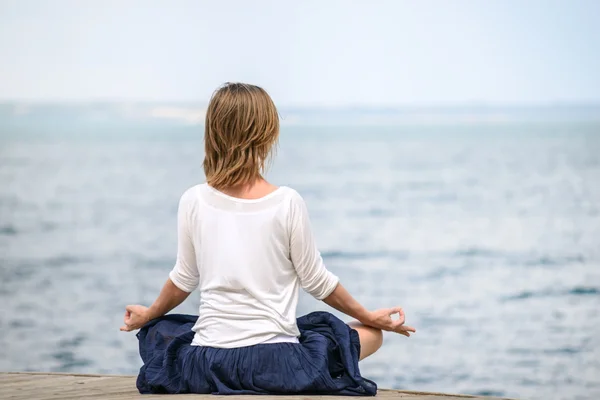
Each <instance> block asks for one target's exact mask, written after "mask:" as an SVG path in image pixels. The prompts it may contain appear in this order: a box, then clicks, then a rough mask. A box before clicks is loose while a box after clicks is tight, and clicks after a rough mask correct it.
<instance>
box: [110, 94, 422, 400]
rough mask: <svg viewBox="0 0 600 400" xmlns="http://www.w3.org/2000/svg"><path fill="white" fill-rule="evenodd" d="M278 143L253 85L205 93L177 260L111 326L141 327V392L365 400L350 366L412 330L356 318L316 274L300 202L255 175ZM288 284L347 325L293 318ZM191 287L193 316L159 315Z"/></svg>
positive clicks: (368, 387)
mask: <svg viewBox="0 0 600 400" xmlns="http://www.w3.org/2000/svg"><path fill="white" fill-rule="evenodd" d="M278 137H279V118H278V114H277V109H276V108H275V105H274V104H273V101H272V100H271V98H270V97H269V95H268V94H267V93H266V92H265V91H264V90H263V89H261V88H259V87H257V86H253V85H248V84H242V83H228V84H225V85H224V86H223V87H221V88H219V89H218V90H217V91H216V92H215V93H214V94H213V97H212V98H211V101H210V104H209V106H208V110H207V113H206V124H205V137H204V141H205V153H206V154H205V159H204V172H205V175H206V181H207V182H206V183H205V184H201V185H197V186H194V187H192V188H190V189H188V190H187V191H186V192H185V193H184V194H183V195H182V197H181V200H180V202H179V209H178V217H177V221H178V224H177V225H178V235H177V237H178V250H177V261H176V263H175V266H174V268H173V270H172V271H171V272H170V274H169V279H167V282H166V283H165V285H164V287H163V289H162V291H161V293H160V295H159V296H158V298H157V299H156V301H155V302H154V303H153V304H152V305H151V306H150V307H149V308H147V307H144V306H141V305H129V306H127V307H126V312H125V324H124V326H123V327H121V330H122V331H133V330H136V329H140V328H141V330H140V332H139V333H138V334H137V336H138V338H139V347H140V355H141V357H142V360H143V362H144V365H143V366H142V368H141V370H140V374H139V376H138V380H137V387H138V389H139V391H140V392H141V393H214V394H294V393H303V394H339V395H375V394H376V392H377V386H376V384H375V383H374V382H372V381H370V380H367V379H365V378H363V377H362V376H361V375H360V371H359V369H358V361H359V360H362V359H364V358H365V357H368V356H369V355H371V354H373V353H374V352H375V351H377V349H379V347H380V346H381V344H382V332H381V331H382V330H385V331H392V332H396V333H399V334H402V335H405V336H410V332H415V329H414V328H412V327H410V326H406V325H404V313H403V311H402V309H401V308H400V307H392V308H384V309H380V310H377V311H368V310H367V309H365V308H364V307H363V306H362V305H361V304H360V303H358V302H357V301H356V300H355V299H354V298H352V296H351V295H350V294H349V293H348V292H347V291H346V289H344V287H343V286H342V284H341V283H339V280H338V278H337V277H336V276H335V275H333V274H332V273H331V272H330V271H328V270H327V269H326V268H325V266H324V264H323V260H322V258H321V255H320V253H319V251H318V249H317V247H316V245H315V241H314V238H313V234H312V231H311V227H310V221H309V216H308V211H307V208H306V205H305V203H304V201H303V199H302V197H301V196H300V195H299V194H298V193H297V192H296V191H294V190H293V189H291V188H289V187H277V186H274V185H272V184H270V183H269V182H267V181H266V180H265V179H264V178H263V176H262V173H263V171H264V167H265V163H266V161H267V159H268V158H269V155H270V154H271V150H272V148H273V146H274V145H275V144H276V142H277V140H278ZM300 287H302V288H303V289H304V290H305V291H307V292H308V293H310V294H311V295H312V296H314V297H315V298H317V299H319V300H322V301H324V302H325V303H326V304H328V305H329V306H331V307H333V308H334V309H336V310H338V311H340V312H342V313H344V314H346V315H348V316H350V317H352V318H354V319H355V320H356V321H355V322H353V323H350V324H349V325H346V324H345V323H344V322H342V321H341V320H339V319H338V318H336V317H335V316H333V315H332V314H330V313H327V312H315V313H311V314H309V315H307V316H304V317H301V318H299V319H296V306H297V303H298V289H299V288H300ZM196 288H199V290H200V295H201V296H200V310H199V316H198V317H194V316H189V315H165V314H167V313H168V312H169V311H170V310H172V309H173V308H175V307H177V306H178V305H179V304H181V302H183V301H184V300H185V299H186V298H187V297H188V296H189V294H190V293H191V292H192V291H194V290H195V289H196ZM394 314H398V318H397V319H393V318H392V316H393V315H394Z"/></svg>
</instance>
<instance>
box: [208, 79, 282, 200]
mask: <svg viewBox="0 0 600 400" xmlns="http://www.w3.org/2000/svg"><path fill="white" fill-rule="evenodd" d="M278 138H279V114H278V113H277V108H276V107H275V104H274V103H273V100H272V99H271V97H270V96H269V95H268V93H267V92H266V91H265V90H264V89H262V88H260V87H258V86H254V85H249V84H246V83H230V82H227V83H225V84H224V85H223V86H221V87H220V88H219V89H217V90H216V91H215V92H214V93H213V95H212V97H211V99H210V103H209V105H208V109H207V111H206V122H205V126H204V153H205V156H204V163H203V165H204V174H205V175H206V181H207V183H208V184H209V185H210V186H212V187H214V188H216V189H222V188H227V187H233V186H238V185H244V184H248V183H252V182H253V181H254V180H256V179H257V178H259V177H260V176H261V174H262V173H263V172H264V169H265V162H266V160H267V158H268V156H269V154H270V153H271V149H272V148H273V145H274V144H275V143H276V142H277V140H278Z"/></svg>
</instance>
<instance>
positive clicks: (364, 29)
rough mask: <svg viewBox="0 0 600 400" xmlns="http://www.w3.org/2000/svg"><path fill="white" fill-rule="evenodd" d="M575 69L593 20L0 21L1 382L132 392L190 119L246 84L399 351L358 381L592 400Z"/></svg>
mask: <svg viewBox="0 0 600 400" xmlns="http://www.w3.org/2000/svg"><path fill="white" fill-rule="evenodd" d="M598 71H600V2H598V1H593V0H590V1H582V0H578V1H567V0H564V1H548V0H547V1H538V0H529V1H526V2H524V1H515V0H506V1H501V0H497V1H496V0H494V1H492V0H489V1H465V0H457V1H452V2H447V1H442V0H440V1H428V0H421V1H333V0H331V1H312V0H311V1H303V2H292V1H279V2H276V1H253V2H246V1H220V2H216V1H181V0H177V1H171V2H162V1H157V0H146V1H136V0H131V1H112V0H104V1H88V2H80V1H63V0H56V1H52V2H50V1H42V0H39V1H34V0H12V1H9V0H1V1H0V304H1V306H0V307H1V313H0V370H1V371H62V372H79V373H111V374H136V373H137V370H138V368H139V367H140V365H141V360H140V358H139V356H138V352H137V339H136V337H135V335H133V334H126V333H122V332H119V330H118V329H119V326H120V324H121V321H122V314H123V311H124V309H123V308H124V306H125V305H126V304H128V303H141V304H146V305H149V304H150V303H151V302H152V301H153V300H154V298H155V296H156V295H157V294H158V291H159V290H160V287H161V285H162V284H163V282H164V280H165V279H166V278H167V274H168V272H169V271H170V269H171V268H172V266H173V263H174V261H175V251H176V243H175V239H176V232H175V228H176V219H175V216H176V209H177V203H178V199H179V196H180V195H181V194H182V193H183V191H184V190H185V189H187V188H188V187H190V186H192V185H195V184H197V183H201V182H203V179H204V177H203V172H202V168H201V164H202V159H203V143H202V136H203V126H202V124H203V118H204V111H205V107H206V104H207V102H208V100H209V98H210V95H211V93H212V91H213V90H214V89H215V88H216V87H217V86H218V85H220V84H221V83H223V82H225V81H243V82H249V83H253V84H257V85H260V86H263V87H264V88H265V89H266V90H267V91H269V93H270V94H271V95H272V97H273V99H274V100H275V102H276V104H277V105H278V106H279V110H280V114H281V117H282V128H281V141H280V145H279V149H278V153H277V158H276V160H275V162H274V164H273V166H272V168H271V170H270V171H269V174H268V177H269V178H270V179H271V180H272V181H273V182H274V183H276V184H280V185H289V186H292V187H294V188H295V189H297V190H298V191H299V192H300V193H301V194H302V195H303V196H304V197H305V199H306V201H307V203H308V207H309V210H310V212H311V215H312V220H313V225H314V229H315V233H316V236H317V240H318V243H319V246H320V248H321V250H322V253H323V256H324V258H325V261H326V263H327V265H328V267H329V268H330V269H331V270H332V271H333V272H334V273H336V274H338V275H339V276H340V277H341V278H342V281H343V283H344V285H346V286H347V287H348V288H349V290H350V291H351V292H352V293H353V294H354V295H355V296H356V297H357V298H358V299H359V300H360V301H362V302H363V303H364V304H365V305H367V306H368V307H373V308H375V307H377V308H378V307H386V306H394V305H398V304H399V305H402V306H403V307H404V308H405V310H406V313H407V322H408V323H409V324H410V325H413V326H415V327H416V328H417V330H418V332H417V334H416V335H414V336H413V337H411V338H410V339H407V338H404V337H401V336H399V335H391V334H390V335H386V337H385V347H384V348H383V349H382V350H381V351H380V352H379V353H377V354H376V355H374V356H373V357H371V358H369V359H367V360H365V361H364V362H363V363H361V369H362V372H363V375H364V376H365V377H368V378H371V379H373V380H375V381H376V382H377V383H378V384H379V386H380V387H390V388H405V389H412V390H427V391H446V392H453V393H457V392H460V393H472V394H487V395H497V396H511V397H519V398H531V399H597V398H600V73H599V72H598ZM198 302H199V299H198V295H196V296H192V297H190V299H189V300H188V301H186V302H185V303H184V304H183V305H182V306H180V307H179V308H178V309H177V311H178V312H185V313H196V312H197V305H198ZM314 309H326V306H324V305H323V304H319V303H317V302H316V301H315V300H313V299H311V298H309V297H308V296H307V295H305V294H303V295H302V297H301V304H300V309H299V310H298V311H299V313H301V314H304V313H307V312H310V311H312V310H314Z"/></svg>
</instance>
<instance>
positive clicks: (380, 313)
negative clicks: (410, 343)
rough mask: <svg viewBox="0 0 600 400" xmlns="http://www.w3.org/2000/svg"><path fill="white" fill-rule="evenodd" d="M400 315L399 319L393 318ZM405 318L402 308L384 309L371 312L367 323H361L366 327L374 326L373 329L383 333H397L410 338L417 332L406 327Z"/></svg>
mask: <svg viewBox="0 0 600 400" xmlns="http://www.w3.org/2000/svg"><path fill="white" fill-rule="evenodd" d="M396 314H398V318H397V319H393V318H392V316H394V315H396ZM404 321H405V316H404V310H403V309H402V307H392V308H382V309H379V310H375V311H371V312H369V314H368V316H367V318H366V320H365V321H361V322H362V323H363V324H364V325H368V326H372V327H373V328H378V329H381V330H382V331H388V332H396V333H399V334H401V335H404V336H407V337H409V336H410V332H413V333H414V332H416V330H415V328H413V327H412V326H408V325H404Z"/></svg>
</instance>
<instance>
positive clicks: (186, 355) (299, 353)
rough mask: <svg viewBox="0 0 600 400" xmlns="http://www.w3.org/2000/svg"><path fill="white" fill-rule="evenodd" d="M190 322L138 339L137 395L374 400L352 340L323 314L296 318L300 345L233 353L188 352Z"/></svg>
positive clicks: (167, 319) (172, 320)
mask: <svg viewBox="0 0 600 400" xmlns="http://www.w3.org/2000/svg"><path fill="white" fill-rule="evenodd" d="M197 319H198V317H197V316H192V315H181V314H170V315H166V316H164V317H161V318H158V319H155V320H153V321H150V322H149V323H148V324H146V325H145V326H144V327H143V328H142V329H141V330H140V331H139V332H138V334H137V337H138V339H139V345H140V355H141V357H142V360H143V361H144V365H143V366H142V368H141V369H140V373H139V375H138V378H137V388H138V390H139V391H140V393H142V394H146V393H212V394H221V395H232V394H281V395H284V394H307V395H317V394H322V395H325V394H327V395H345V396H375V395H376V394H377V385H376V384H375V383H374V382H373V381H370V380H368V379H365V378H363V377H362V376H361V375H360V371H359V369H358V358H359V355H360V341H359V338H358V332H356V330H354V329H352V328H350V327H349V326H348V325H346V324H345V323H344V322H343V321H341V320H340V319H338V318H337V317H335V316H334V315H332V314H330V313H327V312H314V313H311V314H308V315H305V316H303V317H300V318H298V328H299V329H300V333H301V336H300V338H299V341H300V343H299V344H298V343H269V344H257V345H254V346H247V347H239V348H233V349H221V348H214V347H204V346H192V345H191V343H192V339H193V338H194V332H193V331H192V327H193V326H194V323H195V322H196V320H197Z"/></svg>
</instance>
